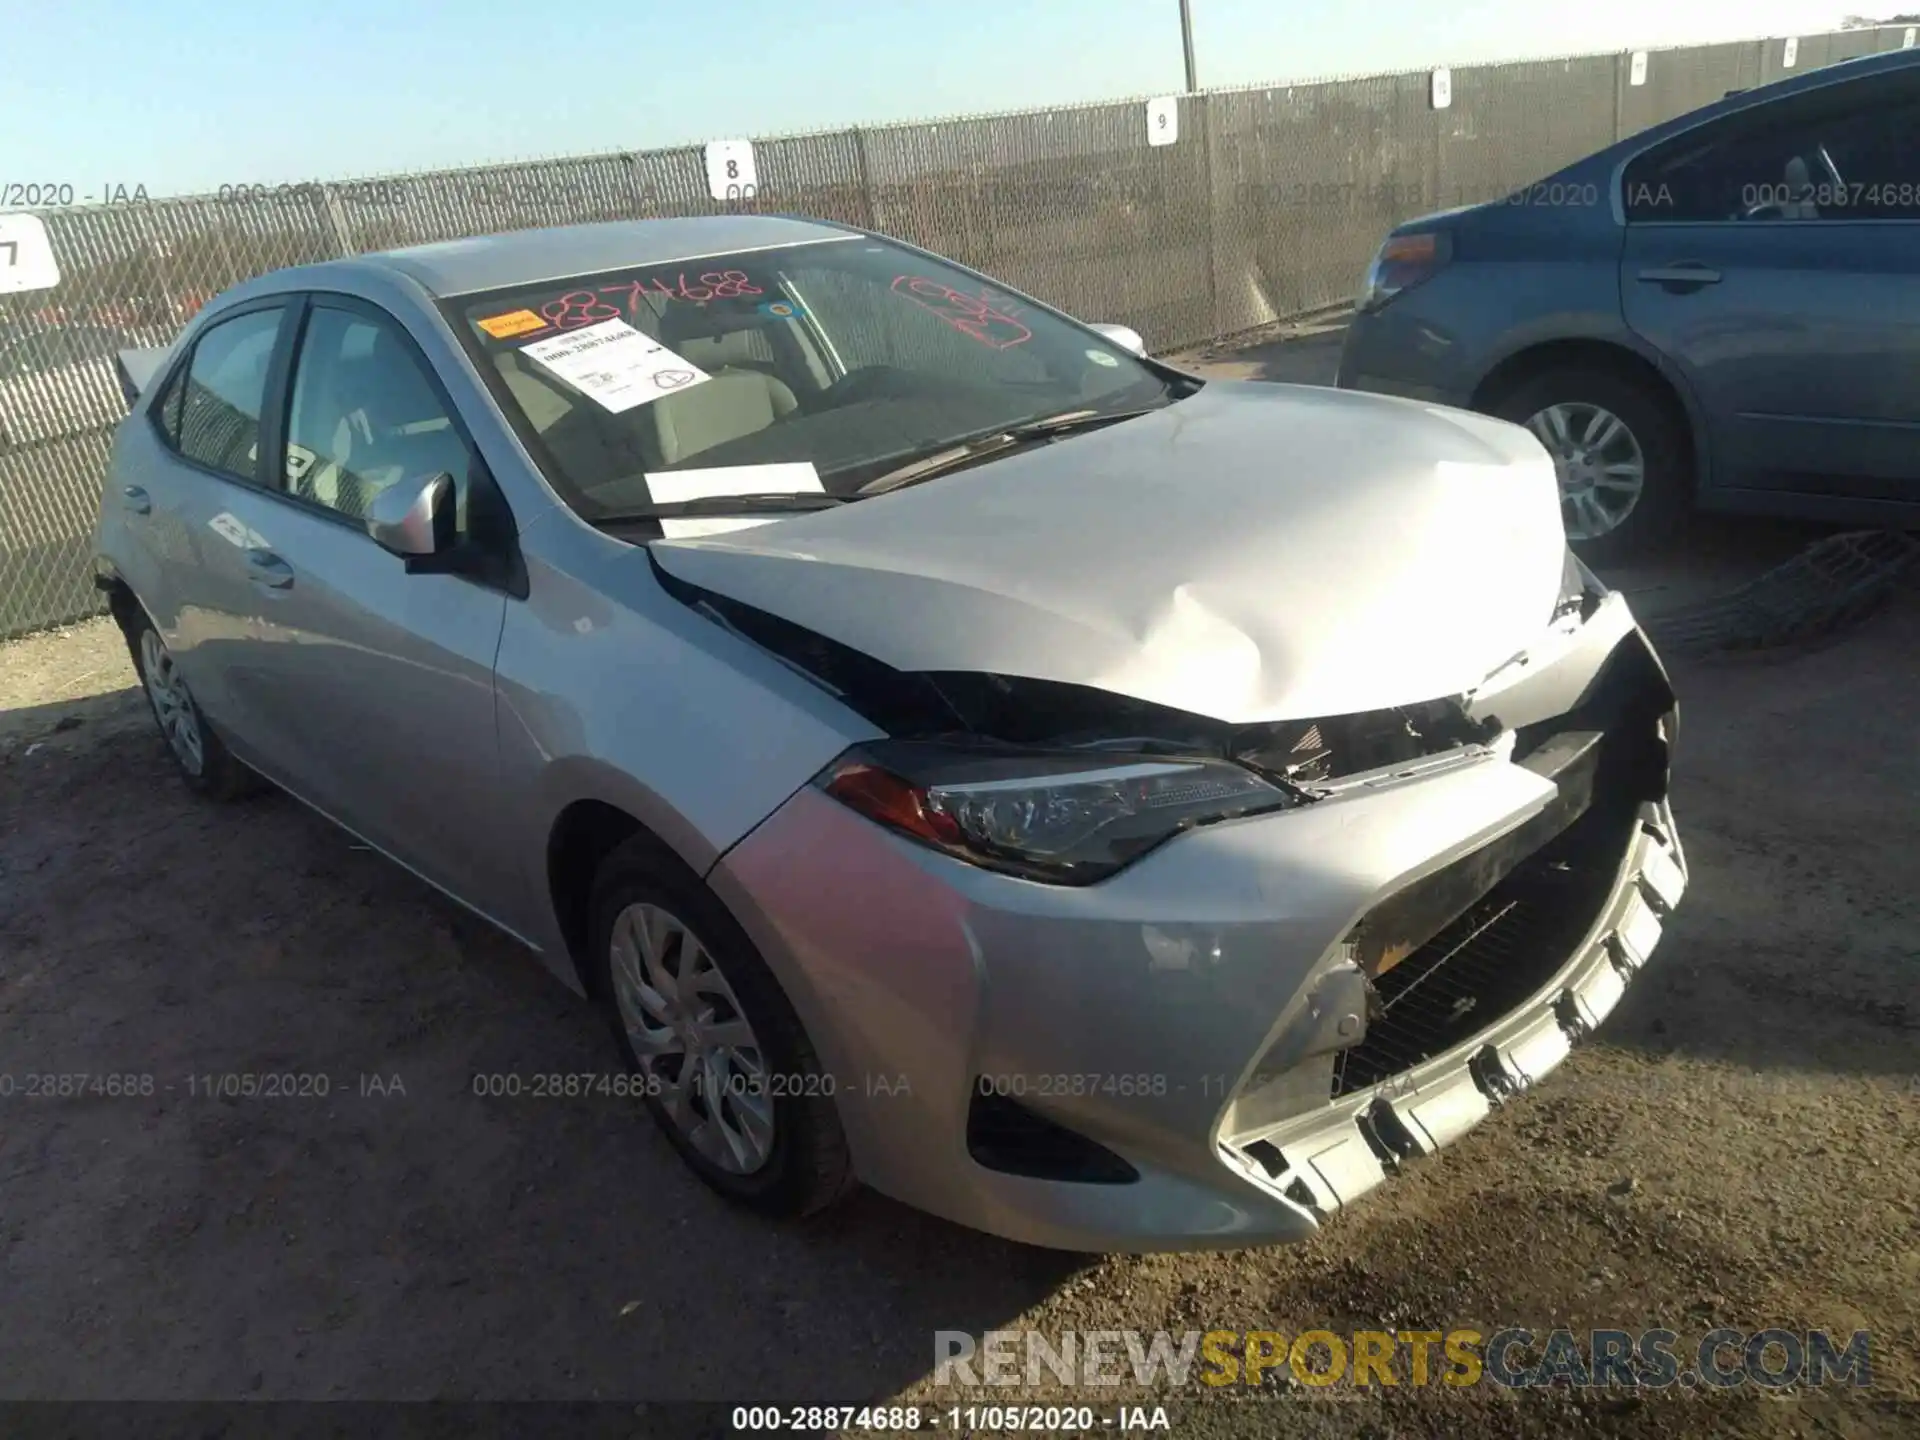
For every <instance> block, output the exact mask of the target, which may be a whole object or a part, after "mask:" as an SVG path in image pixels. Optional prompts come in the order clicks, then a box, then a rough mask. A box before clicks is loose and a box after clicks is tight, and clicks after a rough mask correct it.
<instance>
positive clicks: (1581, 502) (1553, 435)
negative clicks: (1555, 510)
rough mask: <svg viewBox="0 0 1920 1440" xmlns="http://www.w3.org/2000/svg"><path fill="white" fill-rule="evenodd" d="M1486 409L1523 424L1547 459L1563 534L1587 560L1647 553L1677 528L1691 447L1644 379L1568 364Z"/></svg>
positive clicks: (1689, 485) (1689, 484) (1686, 495)
mask: <svg viewBox="0 0 1920 1440" xmlns="http://www.w3.org/2000/svg"><path fill="white" fill-rule="evenodd" d="M1492 411H1493V413H1494V414H1495V415H1497V416H1499V417H1500V418H1501V419H1503V420H1511V421H1513V422H1514V423H1515V424H1518V425H1524V426H1526V428H1527V429H1528V430H1530V431H1532V432H1533V435H1534V437H1535V438H1536V439H1537V440H1539V442H1540V443H1541V444H1542V445H1544V446H1545V447H1546V449H1547V453H1548V454H1549V455H1551V456H1552V457H1553V467H1554V473H1555V476H1556V478H1557V479H1558V480H1559V484H1560V513H1561V518H1562V519H1563V520H1564V522H1565V524H1566V531H1567V539H1568V540H1569V541H1570V542H1571V543H1572V544H1573V547H1574V549H1575V550H1577V551H1579V552H1580V554H1581V555H1582V556H1584V557H1585V558H1587V559H1589V560H1601V561H1607V560H1623V559H1627V558H1630V557H1635V556H1642V555H1646V554H1648V553H1650V552H1652V551H1654V550H1656V549H1658V548H1659V547H1660V546H1661V545H1662V544H1664V543H1665V542H1666V541H1668V540H1669V539H1671V538H1672V536H1673V535H1674V533H1675V532H1676V531H1677V530H1678V529H1679V526H1680V523H1681V521H1682V520H1683V519H1684V518H1685V515H1686V511H1687V506H1688V503H1689V499H1690V497H1691V494H1692V490H1693V465H1692V455H1691V447H1690V446H1689V444H1688V443H1687V435H1686V430H1685V427H1684V425H1683V424H1682V422H1681V421H1680V419H1679V418H1678V417H1677V416H1676V415H1675V414H1674V412H1673V409H1672V407H1671V406H1670V405H1668V404H1667V403H1666V402H1665V400H1664V398H1663V397H1661V396H1660V395H1658V394H1657V393H1655V392H1654V391H1653V390H1652V389H1651V388H1650V387H1649V386H1647V385H1646V384H1644V383H1642V382H1641V381H1639V380H1636V379H1634V378H1633V377H1631V376H1628V375H1623V374H1620V373H1619V372H1617V371H1613V370H1607V369H1602V368H1597V367H1591V366H1566V367H1563V368H1560V369H1554V370H1548V371H1546V372H1544V373H1542V374H1539V375H1535V376H1533V377H1531V378H1530V379H1528V380H1525V381H1523V382H1522V383H1521V384H1519V385H1518V386H1516V387H1515V388H1514V389H1512V390H1510V391H1508V392H1507V393H1506V394H1505V395H1503V396H1501V397H1500V399H1499V400H1498V401H1497V402H1496V403H1495V404H1494V405H1493V407H1492Z"/></svg>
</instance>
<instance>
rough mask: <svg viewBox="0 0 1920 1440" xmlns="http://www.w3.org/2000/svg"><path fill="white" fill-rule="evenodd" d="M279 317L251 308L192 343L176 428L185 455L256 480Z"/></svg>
mask: <svg viewBox="0 0 1920 1440" xmlns="http://www.w3.org/2000/svg"><path fill="white" fill-rule="evenodd" d="M280 316H281V311H280V310H279V309H278V308H275V309H272V310H252V311H249V312H248V313H246V314H245V315H237V316H235V317H234V318H233V319H231V320H223V321H221V322H220V323H219V324H217V325H213V326H210V327H209V328H208V329H207V330H206V332H205V333H204V334H202V335H201V336H200V338H199V340H197V341H196V342H195V343H194V347H193V357H192V359H191V360H190V361H189V362H188V365H187V371H186V376H187V378H186V391H185V394H184V396H183V397H182V401H181V409H180V422H179V429H178V431H177V434H178V437H179V439H178V444H179V450H180V453H181V454H182V455H184V456H185V457H186V458H187V459H189V460H192V461H195V462H196V463H198V464H201V465H206V466H209V467H211V468H212V469H215V470H222V471H225V472H226V473H227V474H229V475H232V476H234V477H235V478H236V479H240V480H253V479H255V478H256V476H257V474H258V470H257V466H258V461H259V454H260V413H261V411H262V410H263V409H264V408H265V404H266V394H267V368H268V366H269V364H270V363H271V362H272V360H273V342H274V339H275V337H276V336H277V335H278V334H279V333H280Z"/></svg>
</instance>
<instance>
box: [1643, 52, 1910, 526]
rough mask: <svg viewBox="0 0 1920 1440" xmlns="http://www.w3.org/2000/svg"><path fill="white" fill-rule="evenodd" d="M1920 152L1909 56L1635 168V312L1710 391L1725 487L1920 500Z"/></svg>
mask: <svg viewBox="0 0 1920 1440" xmlns="http://www.w3.org/2000/svg"><path fill="white" fill-rule="evenodd" d="M1917 154H1920V69H1913V68H1908V69H1905V70H1901V71H1895V72H1892V73H1882V74H1879V75H1871V76H1867V77H1863V78H1861V79H1858V80H1850V81H1844V82H1840V83H1837V84H1832V85H1827V86H1822V87H1818V88H1815V89H1813V90H1808V91H1802V92H1800V93H1799V94H1796V95H1791V96H1787V97H1784V98H1782V99H1779V100H1774V101H1769V102H1766V103H1764V104H1760V105H1755V106H1753V107H1751V108H1749V109H1746V110H1742V111H1739V112H1736V113H1735V114H1733V115H1730V116H1726V117H1724V118H1723V119H1720V120H1717V121H1714V122H1711V123H1710V124H1708V125H1705V126H1702V127H1700V128H1699V129H1696V130H1692V131H1688V132H1686V133H1684V134H1682V135H1679V136H1676V137H1674V138H1673V139H1671V140H1668V141H1666V142H1665V143H1663V144H1662V145H1661V146H1659V147H1657V148H1655V149H1654V150H1651V151H1648V152H1647V153H1645V154H1643V155H1641V156H1639V157H1637V158H1636V159H1635V160H1634V161H1633V162H1632V163H1631V164H1629V165H1628V167H1627V170H1626V173H1625V177H1624V182H1623V185H1624V189H1623V200H1624V205H1625V212H1626V218H1627V233H1626V242H1625V245H1624V247H1623V249H1622V253H1621V275H1620V289H1621V297H1622V305H1623V308H1624V311H1625V314H1626V319H1627V323H1628V324H1629V325H1631V326H1632V327H1633V329H1634V330H1635V331H1637V332H1638V333H1639V334H1641V335H1642V336H1644V337H1645V338H1646V339H1647V340H1649V341H1650V342H1652V343H1653V344H1654V345H1655V346H1656V347H1658V348H1659V349H1660V350H1661V351H1662V352H1663V353H1664V354H1665V355H1666V356H1667V357H1668V358H1669V359H1670V360H1671V361H1672V362H1673V363H1674V364H1675V366H1676V368H1678V369H1679V370H1680V371H1681V372H1682V373H1683V374H1684V375H1685V377H1686V379H1687V381H1688V383H1689V384H1690V385H1691V387H1692V389H1693V391H1694V393H1695V396H1696V397H1697V399H1698V400H1699V402H1700V405H1701V407H1702V409H1703V411H1704V412H1705V416H1706V423H1707V427H1708V431H1709V438H1710V440H1711V444H1712V454H1713V479H1714V483H1715V485H1716V486H1718V487H1735V488H1743V489H1751V490H1786V491H1799V492H1810V493H1811V492H1817V493H1823V494H1837V495H1842V496H1849V497H1854V498H1863V499H1894V500H1914V499H1920V196H1917V195H1916V189H1920V187H1917V186H1916V184H1915V174H1914V169H1913V161H1912V158H1911V157H1913V156H1915V155H1917Z"/></svg>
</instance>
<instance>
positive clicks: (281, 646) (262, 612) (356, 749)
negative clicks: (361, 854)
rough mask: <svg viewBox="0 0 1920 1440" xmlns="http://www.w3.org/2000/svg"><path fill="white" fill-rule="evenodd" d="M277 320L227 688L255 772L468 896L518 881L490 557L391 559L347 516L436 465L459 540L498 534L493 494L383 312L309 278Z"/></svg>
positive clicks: (498, 597)
mask: <svg viewBox="0 0 1920 1440" xmlns="http://www.w3.org/2000/svg"><path fill="white" fill-rule="evenodd" d="M296 325H297V330H296V338H295V339H294V341H293V344H292V347H291V359H290V362H289V367H288V382H287V396H286V402H285V409H284V412H283V413H284V419H282V418H281V417H280V416H279V415H276V416H274V417H273V419H272V423H270V426H269V431H270V435H269V442H268V443H269V444H270V445H272V446H273V448H274V449H275V452H276V457H277V462H276V464H275V466H274V467H273V468H274V470H275V472H276V483H275V484H274V485H273V486H272V487H271V488H270V489H269V490H267V491H263V492H262V493H260V494H259V495H258V497H257V499H256V502H255V504H254V505H253V506H252V507H251V508H250V509H249V511H248V513H247V514H246V516H245V521H246V524H247V527H248V529H249V531H250V532H251V536H250V538H251V540H252V542H253V551H252V556H253V563H254V564H255V565H256V566H257V567H259V568H260V571H261V576H260V583H259V584H258V585H257V586H256V587H255V589H254V592H253V596H252V599H253V602H254V611H253V615H252V617H251V623H252V624H253V626H254V627H255V628H256V629H257V630H258V631H259V633H260V634H261V636H262V637H263V638H264V640H265V641H266V642H267V643H266V644H264V645H263V646H261V647H260V649H259V652H258V653H259V654H260V656H261V657H262V660H261V663H259V664H258V665H255V666H250V667H249V668H248V669H247V671H246V672H245V674H244V676H243V677H242V683H244V685H245V686H246V689H247V693H246V695H245V696H244V704H245V706H246V708H247V709H248V710H249V711H250V712H252V713H256V714H258V715H259V716H260V717H261V720H262V725H261V736H262V740H261V743H262V745H263V746H264V747H266V748H267V750H268V751H269V753H268V755H267V757H266V758H267V762H268V764H269V766H270V767H271V773H273V774H274V775H275V776H276V777H277V778H279V779H281V780H282V782H283V783H285V784H286V785H287V786H288V787H289V788H290V789H292V790H293V791H294V792H295V793H297V794H299V795H300V796H302V797H303V798H305V799H306V800H308V801H309V802H310V803H312V804H313V805H315V806H317V807H319V808H320V809H322V810H324V811H326V812H327V813H329V814H331V815H333V816H335V817H336V818H337V819H339V820H340V821H342V822H343V823H345V824H347V825H348V826H350V827H351V828H353V829H354V830H356V831H357V832H359V833H360V834H361V835H363V836H365V837H366V838H367V839H368V840H370V841H372V842H373V843H374V844H376V845H378V846H380V847H381V848H382V849H383V850H386V851H387V852H388V853H389V854H391V855H393V856H394V857H395V858H397V859H399V860H401V861H402V862H403V863H405V864H407V865H409V866H411V867H412V868H414V869H415V870H417V871H418V872H419V873H421V874H422V875H424V876H426V877H427V878H428V879H429V880H432V881H433V882H434V883H436V884H438V885H441V886H443V887H444V888H446V889H448V890H450V891H452V892H453V893H454V894H456V895H457V896H459V897H460V898H461V899H463V900H465V901H467V902H468V903H470V904H476V905H477V906H478V907H479V908H481V909H483V910H484V908H485V905H484V902H485V899H486V897H488V896H491V895H499V894H503V893H508V892H507V891H506V890H505V889H503V888H502V887H504V886H507V885H509V884H510V883H512V884H517V883H518V870H517V868H516V866H515V865H514V863H513V861H512V860H511V859H510V858H509V857H510V854H511V851H510V849H509V847H508V846H507V844H506V843H505V841H504V839H503V837H502V836H501V835H500V833H499V826H498V824H497V817H498V816H499V815H500V814H502V813H503V811H504V809H505V807H504V806H503V805H502V804H501V799H500V794H499V779H500V771H499V757H498V749H497V745H496V741H495V732H494V694H493V667H494V658H495V655H496V653H497V652H498V649H499V644H500V630H501V626H502V623H503V621H504V618H505V614H506V606H507V604H508V595H507V584H508V582H507V581H506V580H505V579H504V578H503V577H504V574H505V572H504V570H500V571H496V572H494V573H493V574H492V576H491V578H489V577H488V576H485V575H478V574H416V573H409V570H408V568H407V564H406V562H405V561H404V560H403V559H402V558H401V557H399V556H397V555H394V554H391V553H390V552H388V551H386V550H384V549H382V548H381V547H380V546H378V545H376V544H375V543H374V542H373V540H372V539H371V538H369V536H368V534H367V531H366V525H365V521H366V514H367V507H368V506H369V505H370V504H371V503H372V501H373V499H374V497H375V496H376V495H378V494H379V493H380V492H381V491H383V490H385V489H386V488H388V487H389V486H394V485H403V486H417V485H418V484H419V482H421V481H423V480H425V479H427V478H428V477H430V476H432V475H435V474H438V473H441V472H445V473H447V474H450V475H451V476H452V477H453V481H454V486H455V491H456V494H457V496H458V497H459V512H460V532H461V536H462V539H463V540H465V541H468V542H470V543H472V544H473V545H475V546H476V547H480V546H490V545H496V544H500V545H504V544H507V543H509V541H508V537H510V533H511V526H510V523H507V524H502V523H501V521H502V519H503V517H504V502H503V501H502V500H501V499H500V497H499V495H498V492H497V490H496V489H495V487H494V486H493V484H492V481H491V479H490V477H489V476H488V475H487V473H486V470H485V468H484V466H483V465H482V464H481V463H480V460H479V458H478V456H477V453H476V452H475V450H474V448H473V446H472V444H471V443H470V441H469V440H468V438H467V434H466V431H465V430H464V428H463V427H462V425H461V424H460V422H459V420H458V418H457V416H456V415H455V413H454V410H453V406H452V404H451V403H450V401H449V400H448V399H447V398H446V394H445V391H444V390H443V389H442V388H441V386H440V385H439V384H438V382H437V380H436V379H435V378H434V376H433V374H432V372H431V369H430V367H429V366H428V364H427V361H426V360H425V358H424V357H423V356H422V355H421V354H420V352H419V350H418V349H417V347H416V346H415V345H414V344H413V342H412V340H411V339H410V338H409V337H408V335H407V333H406V330H405V327H404V326H402V325H401V324H400V322H399V321H398V320H396V319H395V318H394V317H393V316H391V315H389V314H387V313H385V312H384V311H381V310H378V309H376V308H374V307H372V306H370V305H367V304H365V303H364V302H360V301H356V300H351V299H348V298H345V297H339V296H330V295H320V296H315V297H313V298H312V301H311V304H310V305H309V306H308V307H307V308H306V310H305V312H304V314H303V315H302V316H301V317H300V319H299V320H298V321H297V322H296ZM483 521H484V522H486V523H484V524H483Z"/></svg>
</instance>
